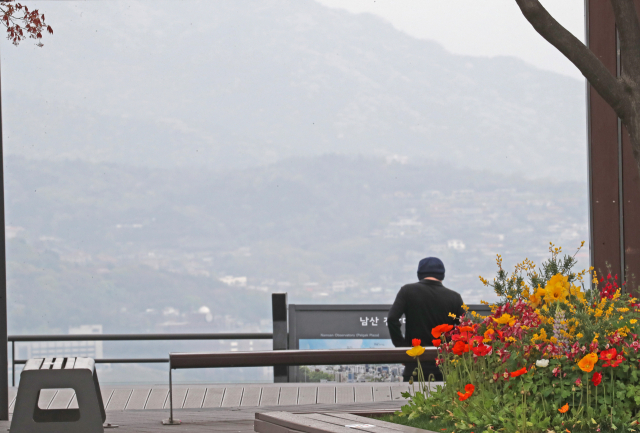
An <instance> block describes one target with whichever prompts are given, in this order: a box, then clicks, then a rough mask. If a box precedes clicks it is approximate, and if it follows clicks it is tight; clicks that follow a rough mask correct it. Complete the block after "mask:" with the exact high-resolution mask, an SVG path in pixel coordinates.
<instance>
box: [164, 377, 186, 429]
mask: <svg viewBox="0 0 640 433" xmlns="http://www.w3.org/2000/svg"><path fill="white" fill-rule="evenodd" d="M162 424H164V425H180V424H182V421H180V420H179V419H173V382H172V380H171V365H169V419H163V420H162Z"/></svg>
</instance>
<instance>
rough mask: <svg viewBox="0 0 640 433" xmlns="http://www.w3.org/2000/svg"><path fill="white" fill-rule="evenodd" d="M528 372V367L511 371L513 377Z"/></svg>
mask: <svg viewBox="0 0 640 433" xmlns="http://www.w3.org/2000/svg"><path fill="white" fill-rule="evenodd" d="M526 372H527V367H522V368H521V369H520V370H516V371H513V372H511V377H518V376H522V375H523V374H525V373H526Z"/></svg>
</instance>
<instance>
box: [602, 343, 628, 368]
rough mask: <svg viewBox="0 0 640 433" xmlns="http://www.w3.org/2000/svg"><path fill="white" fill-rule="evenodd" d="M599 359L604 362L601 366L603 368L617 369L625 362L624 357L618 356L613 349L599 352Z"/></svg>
mask: <svg viewBox="0 0 640 433" xmlns="http://www.w3.org/2000/svg"><path fill="white" fill-rule="evenodd" d="M600 359H602V360H603V361H606V362H605V363H604V364H602V366H603V367H617V366H618V365H620V363H621V362H622V361H625V358H624V356H622V355H618V351H617V350H616V348H615V347H612V348H611V349H608V350H603V351H602V352H600Z"/></svg>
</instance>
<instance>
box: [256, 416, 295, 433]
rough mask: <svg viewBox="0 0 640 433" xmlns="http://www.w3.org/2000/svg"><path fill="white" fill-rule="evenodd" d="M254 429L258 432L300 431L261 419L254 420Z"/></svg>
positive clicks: (282, 432) (283, 432)
mask: <svg viewBox="0 0 640 433" xmlns="http://www.w3.org/2000/svg"><path fill="white" fill-rule="evenodd" d="M253 431H255V432H258V433H299V430H291V429H289V428H286V427H282V426H280V425H276V424H271V423H270V422H265V421H260V420H259V419H257V420H255V421H254V422H253Z"/></svg>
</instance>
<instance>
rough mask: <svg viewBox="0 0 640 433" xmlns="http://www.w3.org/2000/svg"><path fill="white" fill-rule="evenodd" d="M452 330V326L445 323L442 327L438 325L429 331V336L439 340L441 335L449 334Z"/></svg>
mask: <svg viewBox="0 0 640 433" xmlns="http://www.w3.org/2000/svg"><path fill="white" fill-rule="evenodd" d="M452 329H453V325H447V324H446V323H445V324H443V325H438V326H436V327H435V328H433V329H432V330H431V335H433V338H440V336H441V335H442V334H444V333H445V332H449V331H451V330H452Z"/></svg>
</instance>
